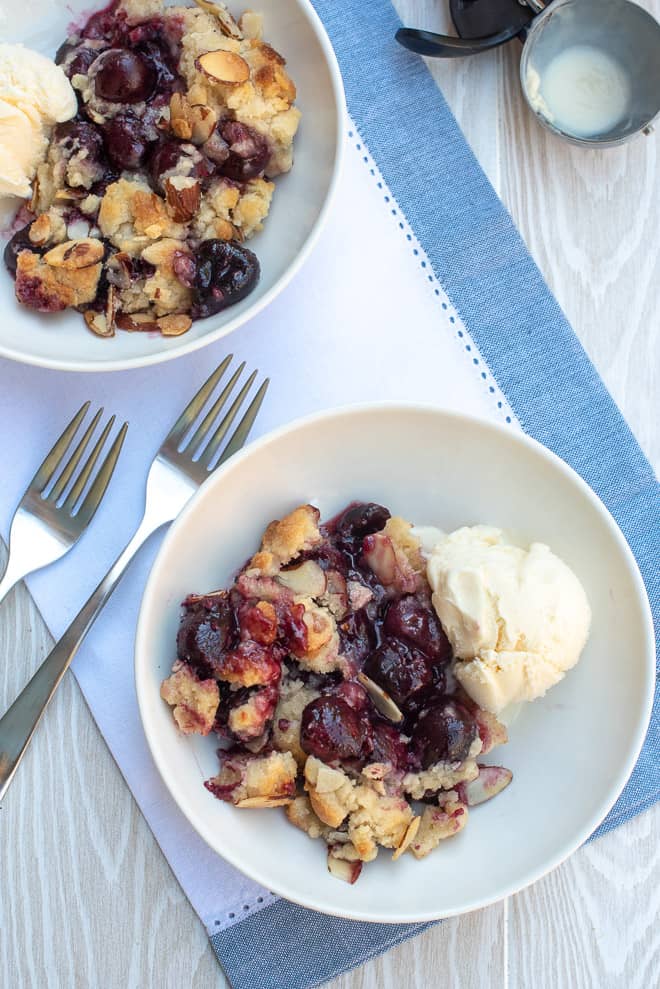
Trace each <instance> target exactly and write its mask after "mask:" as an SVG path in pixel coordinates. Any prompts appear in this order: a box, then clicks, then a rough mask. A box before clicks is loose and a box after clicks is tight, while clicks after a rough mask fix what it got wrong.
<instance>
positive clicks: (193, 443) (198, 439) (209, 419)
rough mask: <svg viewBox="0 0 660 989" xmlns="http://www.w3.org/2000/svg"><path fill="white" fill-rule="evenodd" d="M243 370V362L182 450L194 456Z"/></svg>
mask: <svg viewBox="0 0 660 989" xmlns="http://www.w3.org/2000/svg"><path fill="white" fill-rule="evenodd" d="M244 370H245V361H243V363H242V364H241V366H240V367H239V368H238V370H237V371H234V373H233V374H232V376H231V379H230V380H229V381H228V382H227V384H226V385H225V387H224V388H223V389H222V391H221V392H220V395H219V396H218V398H217V400H216V401H215V402H214V403H213V406H212V408H211V410H210V412H208V414H207V415H205V416H204V418H203V419H202V421H201V422H200V424H199V426H198V427H197V429H196V430H195V435H194V436H193V438H192V439H191V440H189V441H188V442H187V443H186V445H185V447H184V450H190V452H191V454H194V453H195V450H197V449H198V448H199V446H200V444H201V443H202V441H203V440H205V439H206V437H207V435H208V431H209V429H210V428H211V426H212V425H213V423H214V422H215V420H216V417H217V415H218V413H219V412H220V409H221V408H222V407H223V405H224V404H225V402H226V401H227V399H228V398H229V396H230V395H231V393H232V391H233V390H234V385H235V384H236V382H237V381H238V379H239V378H240V376H241V375H242V373H243V371H244ZM182 452H183V451H182Z"/></svg>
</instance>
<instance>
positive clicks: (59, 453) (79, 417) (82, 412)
mask: <svg viewBox="0 0 660 989" xmlns="http://www.w3.org/2000/svg"><path fill="white" fill-rule="evenodd" d="M90 405H91V402H85V404H84V405H82V406H81V407H80V408H79V409H78V411H77V412H76V414H75V416H74V417H73V419H72V420H71V422H70V423H69V425H68V426H67V427H66V429H65V430H64V432H63V433H62V435H61V436H60V438H59V439H58V440H57V441H56V442H55V444H54V445H53V447H52V449H51V451H50V453H48V454H47V455H46V458H45V460H44V461H43V463H42V464H41V466H40V467H39V468H38V470H37V473H36V474H35V475H34V477H33V478H32V480H31V481H30V485H29V486H30V487H31V488H35V489H36V490H37V491H39V493H41V492H42V491H43V489H44V488H45V486H46V485H47V484H48V482H49V481H50V479H51V477H52V476H53V473H54V472H55V468H56V467H57V465H58V464H59V462H60V460H61V459H62V457H63V456H64V454H65V453H66V451H67V450H68V448H69V444H70V443H71V440H72V439H73V437H74V436H75V434H76V432H77V431H78V426H79V425H80V423H81V422H82V421H83V419H84V418H85V416H86V415H87V410H88V409H89V406H90Z"/></svg>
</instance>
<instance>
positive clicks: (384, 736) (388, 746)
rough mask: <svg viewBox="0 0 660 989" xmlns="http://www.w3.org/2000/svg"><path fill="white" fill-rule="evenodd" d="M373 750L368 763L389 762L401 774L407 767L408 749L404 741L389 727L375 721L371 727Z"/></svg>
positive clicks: (394, 729)
mask: <svg viewBox="0 0 660 989" xmlns="http://www.w3.org/2000/svg"><path fill="white" fill-rule="evenodd" d="M372 733H373V734H372V738H373V745H374V749H373V752H372V753H371V755H370V756H369V761H370V762H389V763H391V764H392V766H393V767H394V769H398V770H400V771H401V772H403V771H405V769H406V768H407V766H408V749H407V746H406V743H405V741H404V740H403V738H402V737H401V735H400V734H399V732H398V731H397V730H396V728H393V727H392V726H391V725H386V724H385V723H384V722H383V721H377V722H375V723H374V725H373V727H372Z"/></svg>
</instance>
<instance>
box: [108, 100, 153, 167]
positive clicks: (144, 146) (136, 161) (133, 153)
mask: <svg viewBox="0 0 660 989" xmlns="http://www.w3.org/2000/svg"><path fill="white" fill-rule="evenodd" d="M103 133H104V135H105V145H106V149H107V153H108V158H109V159H110V161H111V162H112V164H113V165H115V167H116V168H119V169H125V168H126V169H133V168H139V167H140V165H141V164H142V163H143V162H144V159H145V158H146V155H147V151H148V150H149V144H150V142H149V141H148V140H147V139H146V137H145V134H144V129H143V127H142V122H141V121H140V119H139V118H138V117H137V116H136V115H135V114H134V113H133V112H132V110H121V111H120V112H119V113H118V114H117V115H116V116H115V117H113V118H112V119H111V120H109V121H108V123H107V124H106V125H105V126H104V128H103Z"/></svg>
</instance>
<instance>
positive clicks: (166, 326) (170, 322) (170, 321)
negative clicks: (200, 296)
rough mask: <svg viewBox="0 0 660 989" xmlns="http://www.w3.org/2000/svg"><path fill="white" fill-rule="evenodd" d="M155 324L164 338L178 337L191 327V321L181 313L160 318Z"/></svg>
mask: <svg viewBox="0 0 660 989" xmlns="http://www.w3.org/2000/svg"><path fill="white" fill-rule="evenodd" d="M156 323H157V324H158V327H157V328H158V329H159V330H160V332H161V333H162V334H163V336H164V337H180V336H181V334H182V333H187V332H188V330H189V329H190V327H191V326H192V319H191V318H190V316H186V315H184V314H183V313H181V314H179V313H176V314H174V315H171V316H160V317H159V318H158V319H157V320H156Z"/></svg>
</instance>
